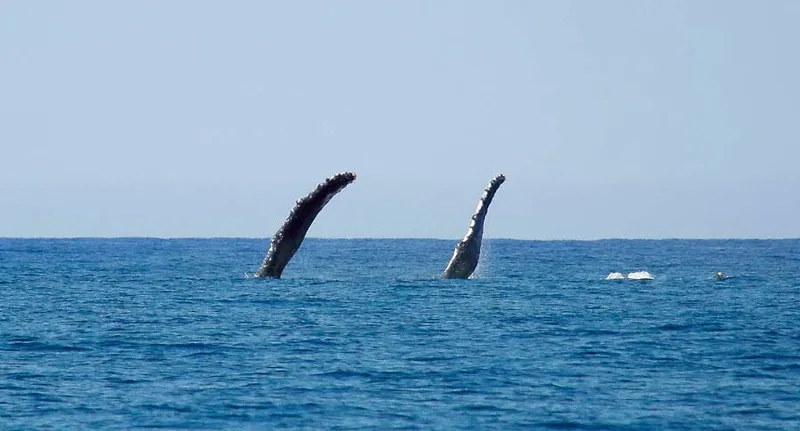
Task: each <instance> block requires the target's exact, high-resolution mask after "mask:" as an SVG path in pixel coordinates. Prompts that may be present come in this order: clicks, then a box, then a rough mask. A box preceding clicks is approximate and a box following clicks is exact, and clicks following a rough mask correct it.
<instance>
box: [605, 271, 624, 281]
mask: <svg viewBox="0 0 800 431" xmlns="http://www.w3.org/2000/svg"><path fill="white" fill-rule="evenodd" d="M624 279H625V276H624V275H622V273H621V272H610V273H609V274H608V275H607V276H606V280H624Z"/></svg>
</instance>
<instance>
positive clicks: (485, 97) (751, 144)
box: [0, 0, 800, 239]
mask: <svg viewBox="0 0 800 431" xmlns="http://www.w3.org/2000/svg"><path fill="white" fill-rule="evenodd" d="M798 16H800V2H796V1H792V0H772V1H769V2H755V1H737V0H729V1H725V2H715V1H680V0H673V1H668V2H666V1H655V0H643V1H614V0H606V1H602V2H599V1H598V2H586V1H533V0H531V1H527V0H524V1H468V0H464V1H446V0H439V1H422V0H410V1H380V2H378V1H371V0H363V1H358V0H345V1H340V2H328V1H323V0H318V1H291V2H287V1H244V0H241V1H231V2H220V1H195V0H171V1H166V2H156V1H141V2H108V1H99V0H98V1H89V0H79V1H56V0H53V1H48V2H31V1H27V0H19V1H14V0H3V1H0V237H84V236H92V237H107V236H154V237H220V236H222V237H255V238H262V237H264V238H268V237H270V236H272V234H273V233H274V232H275V230H277V229H278V227H279V225H280V223H281V222H282V221H283V220H284V219H285V218H286V216H287V215H288V212H289V210H290V209H291V207H292V206H293V205H294V201H295V200H296V199H298V198H300V197H301V196H304V195H305V194H307V193H308V192H309V191H310V190H311V189H313V188H314V187H315V186H316V184H317V183H319V182H320V181H322V180H323V179H324V178H325V177H328V176H330V175H332V174H334V173H336V172H340V171H354V172H356V173H357V174H358V179H357V180H356V181H355V182H354V183H353V184H351V185H350V186H349V187H347V188H346V189H345V190H344V191H342V192H341V193H340V194H339V195H337V196H336V197H335V198H334V199H333V200H332V201H331V202H330V203H329V204H328V206H327V207H326V208H325V209H324V210H323V212H322V213H321V214H320V215H319V217H317V220H316V221H315V223H314V225H313V226H312V227H311V230H310V231H309V236H311V237H335V238H342V237H344V238H351V237H380V238H392V237H412V238H460V237H461V236H463V235H464V233H465V232H466V230H467V227H468V224H469V218H470V216H471V214H472V212H473V211H474V209H475V207H476V205H477V201H478V198H479V197H480V195H481V193H482V190H483V188H484V187H485V186H486V184H487V183H488V182H489V180H490V179H491V178H492V176H493V175H495V174H498V173H504V174H505V175H506V178H507V180H506V182H505V184H504V185H503V186H502V187H501V188H500V190H499V191H498V193H497V196H496V197H495V200H494V202H493V203H492V206H491V208H490V211H489V215H488V217H487V220H486V230H485V237H496V238H498V237H499V238H520V239H597V238H785V237H800V223H798V213H799V212H800V197H798V196H799V195H798V192H797V191H798V190H800V172H799V171H798V169H797V163H798V160H800V139H798V138H800V132H799V131H798V128H799V127H800V84H798V79H799V78H798V77H799V76H800V56H798V55H797V42H798V41H800V26H798V25H797V17H798Z"/></svg>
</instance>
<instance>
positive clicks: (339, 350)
mask: <svg viewBox="0 0 800 431" xmlns="http://www.w3.org/2000/svg"><path fill="white" fill-rule="evenodd" d="M267 245H268V241H267V240H253V239H176V240H161V239H64V240H56V239H43V240H37V239H0V429H4V430H11V429H20V430H22V429H25V430H29V429H104V430H112V429H141V428H144V429H147V428H167V429H274V428H311V429H319V428H322V429H359V428H367V429H395V428H404V429H442V430H451V429H504V430H510V429H629V430H640V429H670V430H674V429H748V430H751V429H800V407H798V406H800V327H799V325H798V322H800V303H799V302H798V299H800V277H799V276H800V240H780V241H773V240H763V241H757V240H754V241H750V240H734V241H684V240H664V241H645V240H643V241H638V240H637V241H626V240H608V241H591V242H571V241H547V242H541V241H514V240H486V241H484V253H483V256H482V261H481V265H480V266H479V269H478V274H477V277H476V278H474V279H470V280H441V279H438V278H437V276H438V274H440V272H441V271H442V269H443V268H444V266H445V264H446V263H447V260H448V259H449V258H450V255H451V253H452V248H453V246H454V245H455V241H443V240H378V239H356V240H323V239H313V238H311V239H307V240H306V242H305V243H304V244H303V246H302V247H301V249H300V251H299V252H298V254H297V255H296V256H295V258H294V260H293V261H292V262H291V263H290V264H289V266H288V267H287V268H286V271H285V273H284V278H283V279H281V280H262V279H252V278H247V277H246V276H245V272H250V273H252V272H253V271H255V270H256V268H257V267H258V264H259V263H260V261H261V259H262V257H263V254H264V252H265V249H266V247H267ZM635 270H647V271H649V272H651V273H652V274H653V275H654V276H655V280H652V281H632V280H622V281H605V280H603V278H604V277H605V276H606V275H607V274H608V273H609V272H611V271H621V272H629V271H635ZM716 271H724V272H725V273H727V274H729V275H731V276H732V278H730V279H727V280H723V281H719V280H714V279H713V278H712V275H713V273H714V272H716Z"/></svg>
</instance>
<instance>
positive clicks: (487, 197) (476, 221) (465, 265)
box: [442, 174, 506, 278]
mask: <svg viewBox="0 0 800 431" xmlns="http://www.w3.org/2000/svg"><path fill="white" fill-rule="evenodd" d="M505 180H506V177H505V176H503V174H500V175H498V176H496V177H494V178H492V181H491V182H489V185H488V186H486V190H484V192H483V196H481V200H480V201H478V208H477V209H476V210H475V214H473V215H472V221H471V222H470V224H469V230H467V235H466V236H464V239H462V240H461V242H459V243H458V244H457V245H456V248H455V250H453V257H452V258H450V262H449V263H448V264H447V268H445V269H444V273H442V278H469V276H470V275H472V272H473V271H475V267H477V266H478V258H480V256H481V241H482V240H483V222H484V221H485V220H486V213H487V212H488V211H489V204H491V203H492V199H493V198H494V194H495V193H497V189H498V188H500V185H501V184H503V182H504V181H505Z"/></svg>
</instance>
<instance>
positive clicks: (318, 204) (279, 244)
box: [254, 172, 356, 278]
mask: <svg viewBox="0 0 800 431" xmlns="http://www.w3.org/2000/svg"><path fill="white" fill-rule="evenodd" d="M355 179H356V174H355V173H353V172H340V173H338V174H336V175H334V176H332V177H330V178H326V179H325V181H323V182H321V183H320V184H319V185H318V186H317V188H315V189H314V190H312V191H311V193H309V194H308V195H307V196H306V197H304V198H302V199H299V200H298V201H297V202H295V205H294V208H292V210H291V212H289V216H288V217H287V218H286V221H284V222H283V224H282V225H281V227H280V228H279V229H278V231H277V232H275V235H274V236H273V237H272V240H271V241H270V245H269V250H268V251H267V255H266V256H265V257H264V261H263V262H262V263H261V266H260V267H259V268H258V271H256V273H255V274H254V276H255V277H256V278H281V274H283V269H284V268H286V264H288V263H289V261H290V260H291V259H292V257H293V256H294V255H295V253H297V249H299V248H300V245H301V244H302V243H303V239H305V237H306V233H307V232H308V229H309V228H310V227H311V224H312V223H313V222H314V219H315V218H317V215H319V213H320V211H322V208H324V207H325V205H327V204H328V202H330V200H331V199H333V197H334V196H336V194H337V193H339V192H340V191H342V190H343V189H344V188H345V187H347V186H348V185H349V184H350V183H352V182H353V181H355Z"/></svg>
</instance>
